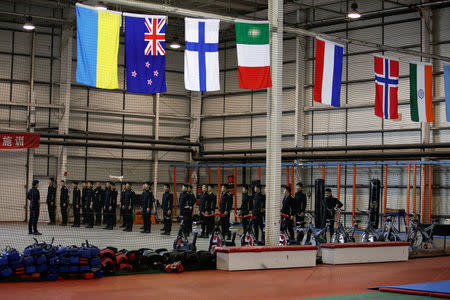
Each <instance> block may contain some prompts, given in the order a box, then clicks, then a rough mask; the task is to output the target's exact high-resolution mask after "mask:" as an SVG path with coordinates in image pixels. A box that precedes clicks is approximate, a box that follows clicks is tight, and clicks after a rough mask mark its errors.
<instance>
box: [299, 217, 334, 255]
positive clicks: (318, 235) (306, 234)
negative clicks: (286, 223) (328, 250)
mask: <svg viewBox="0 0 450 300" xmlns="http://www.w3.org/2000/svg"><path fill="white" fill-rule="evenodd" d="M305 216H306V218H307V219H308V225H307V227H305V228H302V230H303V239H302V241H301V244H302V245H313V246H318V247H320V245H321V244H323V243H326V242H327V239H326V234H327V231H328V229H329V228H330V225H331V220H327V222H326V224H325V227H324V228H321V229H315V228H314V226H313V222H312V220H313V218H314V217H313V216H312V215H311V214H310V213H306V214H305Z"/></svg>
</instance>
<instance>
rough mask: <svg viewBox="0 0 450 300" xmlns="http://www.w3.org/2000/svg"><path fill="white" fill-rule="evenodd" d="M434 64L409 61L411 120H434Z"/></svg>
mask: <svg viewBox="0 0 450 300" xmlns="http://www.w3.org/2000/svg"><path fill="white" fill-rule="evenodd" d="M432 85H433V74H432V65H431V64H430V63H426V62H411V63H409V87H410V89H409V93H410V101H411V120H412V121H414V122H434V114H433V95H432V88H433V86H432Z"/></svg>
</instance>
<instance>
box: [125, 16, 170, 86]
mask: <svg viewBox="0 0 450 300" xmlns="http://www.w3.org/2000/svg"><path fill="white" fill-rule="evenodd" d="M123 15H124V17H125V62H126V72H127V91H128V92H130V93H142V94H155V93H163V92H166V91H167V88H166V50H165V44H166V24H167V17H166V16H148V15H136V14H130V13H124V14H123Z"/></svg>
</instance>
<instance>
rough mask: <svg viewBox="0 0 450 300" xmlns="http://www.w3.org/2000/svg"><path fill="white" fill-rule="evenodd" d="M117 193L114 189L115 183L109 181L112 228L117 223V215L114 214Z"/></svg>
mask: <svg viewBox="0 0 450 300" xmlns="http://www.w3.org/2000/svg"><path fill="white" fill-rule="evenodd" d="M117 195H118V192H117V190H116V183H115V182H111V214H110V217H111V223H112V227H113V228H114V227H115V226H116V225H117V215H116V209H117Z"/></svg>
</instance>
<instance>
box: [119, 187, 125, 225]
mask: <svg viewBox="0 0 450 300" xmlns="http://www.w3.org/2000/svg"><path fill="white" fill-rule="evenodd" d="M121 187H122V189H121V191H120V216H121V217H122V225H121V226H120V227H121V228H125V227H126V224H125V216H124V214H123V213H124V209H123V208H124V207H125V206H124V205H123V200H124V198H125V191H126V190H127V185H126V184H124V183H122V186H121Z"/></svg>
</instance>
